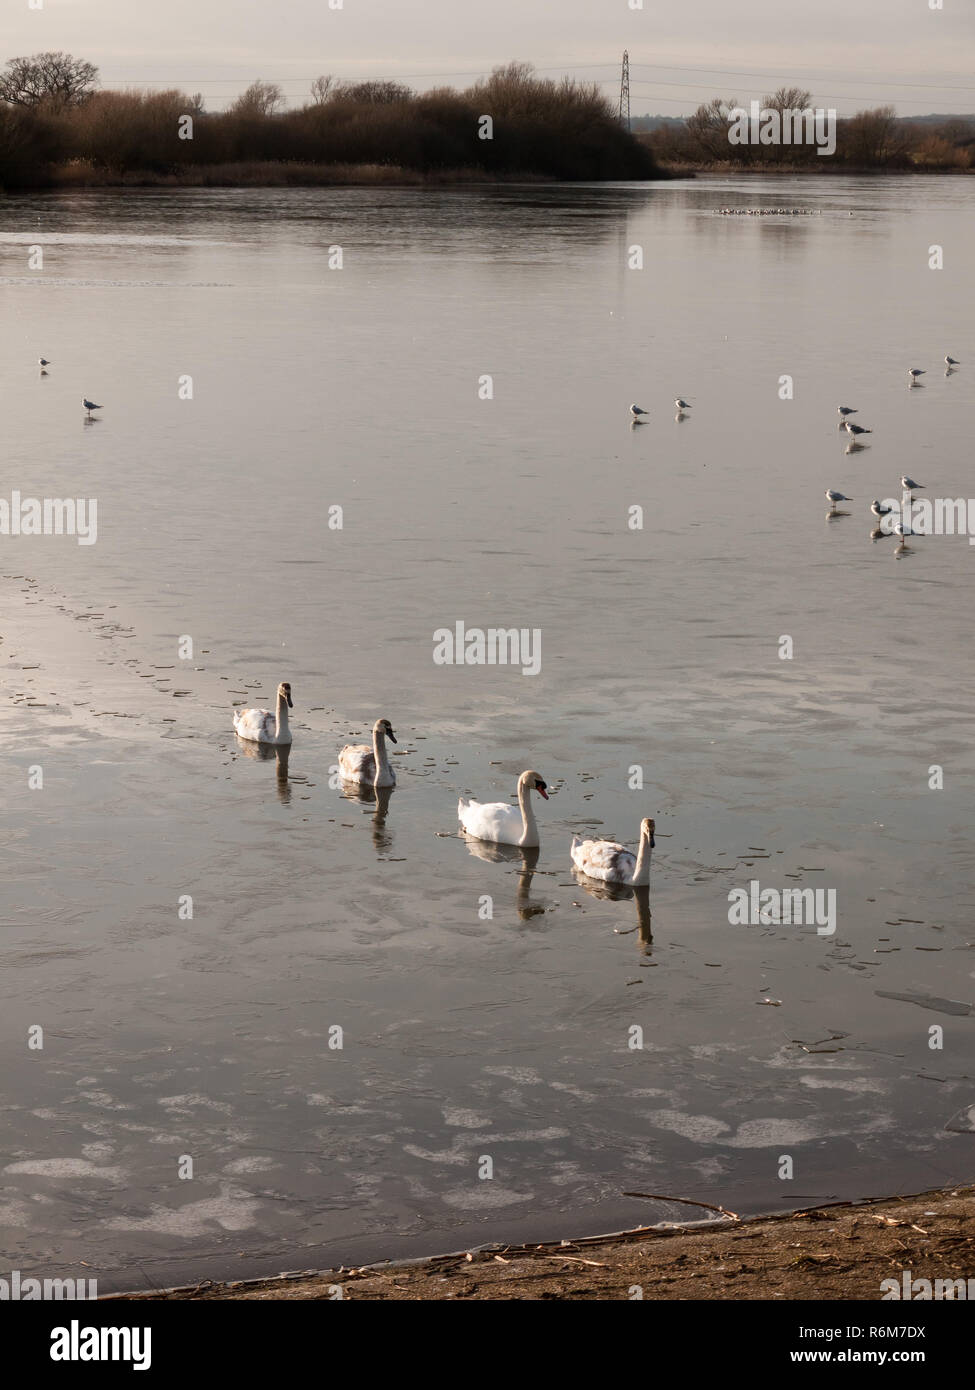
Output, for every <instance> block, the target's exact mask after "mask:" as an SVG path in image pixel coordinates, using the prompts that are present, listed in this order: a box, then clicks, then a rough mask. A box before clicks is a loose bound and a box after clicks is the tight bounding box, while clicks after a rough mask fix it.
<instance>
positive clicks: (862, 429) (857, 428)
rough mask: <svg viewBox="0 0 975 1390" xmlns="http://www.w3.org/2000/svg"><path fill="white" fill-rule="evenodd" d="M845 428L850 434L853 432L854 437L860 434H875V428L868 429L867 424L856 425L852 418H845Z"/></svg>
mask: <svg viewBox="0 0 975 1390" xmlns="http://www.w3.org/2000/svg"><path fill="white" fill-rule="evenodd" d="M843 428H844V429H845V430H846V431H847V433H848V434H852V435H853V438H854V439H856V437H857V435H858V434H873V430H868V429H867V428H866V426H865V425H854V423H853V422H852V420H844V421H843Z"/></svg>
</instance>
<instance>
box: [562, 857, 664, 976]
mask: <svg viewBox="0 0 975 1390" xmlns="http://www.w3.org/2000/svg"><path fill="white" fill-rule="evenodd" d="M572 876H573V878H574V879H575V881H576V883H578V885H579V887H580V888H584V889H585V890H586V892H587V893H588V894H589V896H590V897H591V898H598V899H599V900H600V901H601V902H613V903H618V902H622V901H623V900H624V899H626V898H632V899H633V902H634V905H635V907H636V926H635V927H627V928H626V929H625V930H624V929H621V928H619V927H617V928H615V929H614V930H615V931H616V933H617V935H618V936H629V934H630V933H631V932H634V931H635V932H638V933H639V938H638V939H639V942H640V949H641V950H642V951H643V953H644V955H648V956H649V955H652V954H653V951H652V949H651V948H652V946H653V932H652V930H651V926H650V923H651V917H652V914H651V912H650V889H649V888H648V887H646V885H644V886H643V887H640V888H631V887H630V886H629V885H628V884H626V883H603V882H602V881H601V880H600V879H598V878H590V877H589V875H588V874H584V873H583V872H582V870H581V869H577V868H576V867H575V865H573V867H572Z"/></svg>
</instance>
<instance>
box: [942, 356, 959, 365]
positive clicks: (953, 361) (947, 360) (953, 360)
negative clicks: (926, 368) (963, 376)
mask: <svg viewBox="0 0 975 1390" xmlns="http://www.w3.org/2000/svg"><path fill="white" fill-rule="evenodd" d="M945 366H946V367H960V366H961V363H960V362H959V361H958V360H957V358H955V357H951V356H949V355H947V354H946V356H945Z"/></svg>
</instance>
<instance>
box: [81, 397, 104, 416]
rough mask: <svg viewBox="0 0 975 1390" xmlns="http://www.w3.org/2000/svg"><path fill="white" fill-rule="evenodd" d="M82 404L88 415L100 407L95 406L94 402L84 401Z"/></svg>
mask: <svg viewBox="0 0 975 1390" xmlns="http://www.w3.org/2000/svg"><path fill="white" fill-rule="evenodd" d="M82 404H83V405H84V407H85V409H86V410H87V412H88V414H89V415H90V414H91V412H92V411H93V410H101V406H100V405H96V404H95V402H94V401H89V400H85V401H83V402H82Z"/></svg>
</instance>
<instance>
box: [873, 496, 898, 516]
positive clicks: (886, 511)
mask: <svg viewBox="0 0 975 1390" xmlns="http://www.w3.org/2000/svg"><path fill="white" fill-rule="evenodd" d="M870 510H871V511H872V512H873V514H874V516H875V517H877V519H878V520H879V519H880V518H881V517H885V516H889V515H890V513H891V512H892V511H893V510H894V509H893V507H882V506H881V505H880V498H879V497H878V498H876V499H875V500H874V501H873V502H871V503H870Z"/></svg>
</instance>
